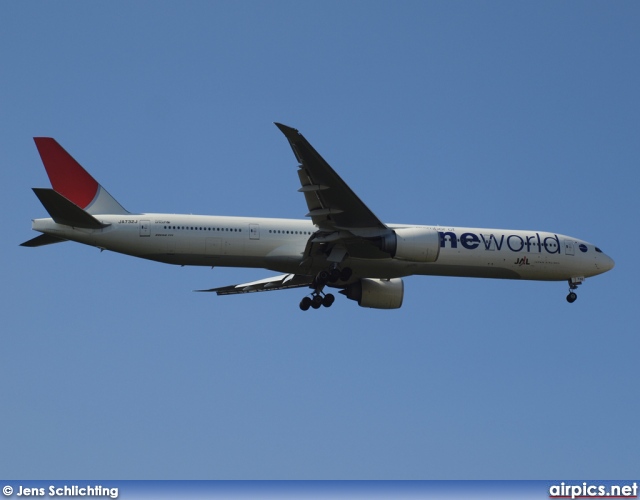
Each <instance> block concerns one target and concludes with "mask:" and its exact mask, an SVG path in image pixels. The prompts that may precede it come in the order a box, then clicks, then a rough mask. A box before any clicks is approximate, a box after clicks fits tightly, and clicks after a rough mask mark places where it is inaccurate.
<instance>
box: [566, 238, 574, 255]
mask: <svg viewBox="0 0 640 500" xmlns="http://www.w3.org/2000/svg"><path fill="white" fill-rule="evenodd" d="M573 252H574V250H573V241H569V240H564V253H565V254H566V255H573V254H574V253H573Z"/></svg>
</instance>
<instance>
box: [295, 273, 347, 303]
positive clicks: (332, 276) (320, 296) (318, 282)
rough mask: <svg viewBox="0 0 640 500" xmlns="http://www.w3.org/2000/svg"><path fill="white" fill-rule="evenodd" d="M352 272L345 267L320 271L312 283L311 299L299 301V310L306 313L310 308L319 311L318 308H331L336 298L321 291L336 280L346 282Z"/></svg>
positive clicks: (306, 298)
mask: <svg viewBox="0 0 640 500" xmlns="http://www.w3.org/2000/svg"><path fill="white" fill-rule="evenodd" d="M352 274H353V272H352V271H351V269H350V268H348V267H345V268H344V269H342V270H340V269H338V268H337V267H333V268H331V269H329V270H328V271H320V272H319V273H318V275H317V276H316V279H315V280H314V281H313V286H312V288H314V291H313V293H312V294H311V297H309V296H307V297H304V298H303V299H302V300H301V301H300V309H302V310H303V311H308V310H309V308H310V307H312V308H313V309H320V307H322V306H324V307H331V305H332V304H333V302H334V301H335V300H336V298H335V297H334V296H333V294H331V293H327V294H325V293H324V292H323V291H322V289H323V288H324V287H325V286H326V285H327V283H336V282H337V281H338V280H342V281H347V280H348V279H349V278H351V275H352Z"/></svg>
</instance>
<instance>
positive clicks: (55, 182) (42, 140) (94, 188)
mask: <svg viewBox="0 0 640 500" xmlns="http://www.w3.org/2000/svg"><path fill="white" fill-rule="evenodd" d="M33 140H34V141H35V143H36V147H37V148H38V152H39V153H40V158H42V163H43V164H44V168H45V169H46V170H47V175H48V176H49V180H50V181H51V187H53V189H54V190H55V191H57V192H58V193H60V194H61V195H62V196H64V197H65V198H67V199H68V200H70V201H72V202H73V203H75V204H76V205H78V206H79V207H80V208H87V206H88V205H89V203H91V202H92V201H93V199H94V198H95V196H96V193H97V192H98V187H99V184H98V182H97V181H96V180H95V179H94V178H93V177H91V175H89V173H88V172H87V171H86V170H85V169H84V168H82V166H81V165H80V164H79V163H78V162H77V161H76V160H74V159H73V157H72V156H71V155H70V154H69V153H67V152H66V151H65V150H64V148H63V147H62V146H60V144H58V143H57V141H56V140H55V139H52V138H51V137H34V138H33Z"/></svg>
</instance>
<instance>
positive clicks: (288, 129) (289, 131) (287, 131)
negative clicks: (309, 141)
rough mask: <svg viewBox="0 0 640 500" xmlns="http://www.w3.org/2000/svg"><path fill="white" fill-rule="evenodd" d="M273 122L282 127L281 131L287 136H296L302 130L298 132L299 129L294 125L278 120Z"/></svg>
mask: <svg viewBox="0 0 640 500" xmlns="http://www.w3.org/2000/svg"><path fill="white" fill-rule="evenodd" d="M273 123H274V125H275V126H276V127H278V128H279V129H280V132H282V133H283V134H284V135H286V136H287V137H290V136H296V135H298V134H299V133H300V132H298V130H297V129H295V128H293V127H289V126H287V125H283V124H282V123H278V122H273Z"/></svg>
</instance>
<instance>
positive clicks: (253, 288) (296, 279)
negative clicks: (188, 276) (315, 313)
mask: <svg viewBox="0 0 640 500" xmlns="http://www.w3.org/2000/svg"><path fill="white" fill-rule="evenodd" d="M312 282H313V277H312V276H305V275H301V274H282V275H280V276H274V277H272V278H265V279H262V280H258V281H252V282H251V283H242V284H240V285H231V286H222V287H219V288H210V289H209V290H194V291H195V292H216V293H217V294H218V295H236V294H239V293H251V292H269V291H271V290H286V289H287V288H300V287H303V286H309V285H311V283H312Z"/></svg>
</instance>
